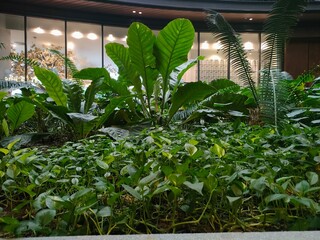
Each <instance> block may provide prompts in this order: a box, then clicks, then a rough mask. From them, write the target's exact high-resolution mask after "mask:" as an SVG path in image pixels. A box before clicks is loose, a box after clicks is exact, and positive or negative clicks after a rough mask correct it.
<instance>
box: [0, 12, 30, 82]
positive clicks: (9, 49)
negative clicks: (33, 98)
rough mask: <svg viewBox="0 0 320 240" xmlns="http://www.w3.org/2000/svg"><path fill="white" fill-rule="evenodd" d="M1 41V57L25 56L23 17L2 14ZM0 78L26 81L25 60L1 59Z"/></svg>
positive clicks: (0, 19) (0, 20)
mask: <svg viewBox="0 0 320 240" xmlns="http://www.w3.org/2000/svg"><path fill="white" fill-rule="evenodd" d="M0 43H1V47H0V57H3V56H8V55H9V54H16V55H19V56H22V57H23V58H24V20H23V17H21V16H15V15H9V14H0ZM0 80H14V81H24V80H25V65H24V61H23V60H22V61H17V62H16V61H9V60H4V61H0Z"/></svg>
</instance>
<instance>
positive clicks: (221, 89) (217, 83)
mask: <svg viewBox="0 0 320 240" xmlns="http://www.w3.org/2000/svg"><path fill="white" fill-rule="evenodd" d="M209 85H210V86H211V87H213V88H214V89H215V90H216V91H217V93H219V94H223V93H226V92H227V93H237V92H238V91H240V86H239V85H238V84H237V83H235V82H233V81H231V80H229V79H217V80H214V81H211V82H210V83H209Z"/></svg>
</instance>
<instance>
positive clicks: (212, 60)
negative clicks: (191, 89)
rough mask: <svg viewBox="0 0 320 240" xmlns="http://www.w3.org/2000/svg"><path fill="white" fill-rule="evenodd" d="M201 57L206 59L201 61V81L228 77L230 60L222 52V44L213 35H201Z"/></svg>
mask: <svg viewBox="0 0 320 240" xmlns="http://www.w3.org/2000/svg"><path fill="white" fill-rule="evenodd" d="M200 55H201V56H204V57H205V59H204V60H202V61H200V66H199V68H200V81H205V82H211V81H212V80H216V79H220V78H227V77H228V58H227V56H225V55H224V54H223V53H222V51H221V43H220V42H219V41H218V40H216V39H215V38H214V37H213V36H212V34H211V33H200Z"/></svg>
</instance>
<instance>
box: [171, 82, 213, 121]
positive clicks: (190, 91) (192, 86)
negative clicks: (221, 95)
mask: <svg viewBox="0 0 320 240" xmlns="http://www.w3.org/2000/svg"><path fill="white" fill-rule="evenodd" d="M215 92H216V91H215V90H214V89H213V88H212V87H210V86H209V85H208V84H206V83H203V82H193V83H187V84H186V85H184V86H182V87H179V88H178V90H177V92H176V93H175V94H174V95H173V97H172V105H171V107H170V109H169V121H170V120H171V118H172V117H173V115H174V114H175V113H176V112H177V111H178V110H179V108H180V107H181V106H183V105H184V104H187V103H191V102H194V101H200V100H203V99H205V98H206V97H208V96H210V95H212V94H214V93H215Z"/></svg>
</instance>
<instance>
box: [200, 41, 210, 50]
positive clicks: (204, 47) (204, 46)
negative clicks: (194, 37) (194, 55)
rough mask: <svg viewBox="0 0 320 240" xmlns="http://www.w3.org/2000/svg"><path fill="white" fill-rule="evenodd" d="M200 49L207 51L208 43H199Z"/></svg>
mask: <svg viewBox="0 0 320 240" xmlns="http://www.w3.org/2000/svg"><path fill="white" fill-rule="evenodd" d="M201 49H209V43H208V41H204V42H203V43H201Z"/></svg>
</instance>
